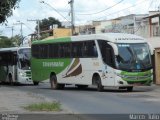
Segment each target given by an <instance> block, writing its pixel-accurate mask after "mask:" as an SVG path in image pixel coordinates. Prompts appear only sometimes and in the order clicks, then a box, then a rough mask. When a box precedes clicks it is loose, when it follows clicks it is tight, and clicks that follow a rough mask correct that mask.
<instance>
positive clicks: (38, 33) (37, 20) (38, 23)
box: [27, 19, 40, 40]
mask: <svg viewBox="0 0 160 120" xmlns="http://www.w3.org/2000/svg"><path fill="white" fill-rule="evenodd" d="M27 21H30V22H31V21H36V22H37V26H38V30H37V35H38V40H39V38H40V20H39V19H36V20H27Z"/></svg>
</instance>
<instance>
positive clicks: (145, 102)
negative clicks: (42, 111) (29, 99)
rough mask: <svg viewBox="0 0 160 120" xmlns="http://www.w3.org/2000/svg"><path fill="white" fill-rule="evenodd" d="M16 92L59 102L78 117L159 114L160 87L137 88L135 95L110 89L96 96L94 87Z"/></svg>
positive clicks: (24, 88) (33, 88)
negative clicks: (82, 115)
mask: <svg viewBox="0 0 160 120" xmlns="http://www.w3.org/2000/svg"><path fill="white" fill-rule="evenodd" d="M13 88H15V89H19V90H21V91H30V92H33V93H38V94H42V95H43V96H46V97H48V98H51V99H56V100H58V101H59V102H60V103H61V104H62V106H63V107H64V108H66V109H68V110H69V111H70V112H71V113H75V114H121V113H122V114H124V113H125V114H126V113H127V114H134V113H138V114H140V113H143V114H148V113H154V114H158V113H159V114H160V86H158V87H157V86H156V87H155V86H151V87H136V88H134V90H133V92H127V91H125V90H116V89H108V88H106V89H105V90H104V92H97V90H96V89H95V88H94V87H89V88H87V89H85V90H79V89H78V88H76V87H74V86H67V87H66V88H65V89H64V90H51V89H50V85H49V84H47V83H41V84H40V85H39V86H32V85H30V86H29V85H27V86H25V85H23V86H13Z"/></svg>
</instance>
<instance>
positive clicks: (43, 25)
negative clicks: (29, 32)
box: [35, 17, 62, 31]
mask: <svg viewBox="0 0 160 120" xmlns="http://www.w3.org/2000/svg"><path fill="white" fill-rule="evenodd" d="M54 24H57V25H58V27H62V25H61V22H60V21H59V20H57V19H55V18H53V17H49V18H48V19H46V18H44V19H42V20H41V21H40V24H39V25H40V31H45V30H49V29H50V26H52V25H54ZM37 28H38V27H37V26H36V28H35V29H36V30H37Z"/></svg>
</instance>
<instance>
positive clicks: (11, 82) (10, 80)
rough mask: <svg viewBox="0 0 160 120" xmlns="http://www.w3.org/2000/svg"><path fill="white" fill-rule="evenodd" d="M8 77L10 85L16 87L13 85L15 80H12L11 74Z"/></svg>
mask: <svg viewBox="0 0 160 120" xmlns="http://www.w3.org/2000/svg"><path fill="white" fill-rule="evenodd" d="M8 77H9V84H10V85H14V84H13V78H12V75H11V74H9V76H8Z"/></svg>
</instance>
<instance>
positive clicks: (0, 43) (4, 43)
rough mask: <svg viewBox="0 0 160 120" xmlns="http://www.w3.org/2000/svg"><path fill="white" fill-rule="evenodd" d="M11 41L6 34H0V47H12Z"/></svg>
mask: <svg viewBox="0 0 160 120" xmlns="http://www.w3.org/2000/svg"><path fill="white" fill-rule="evenodd" d="M13 46H14V45H13V42H12V41H11V39H10V38H8V37H6V36H0V48H6V47H13Z"/></svg>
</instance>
